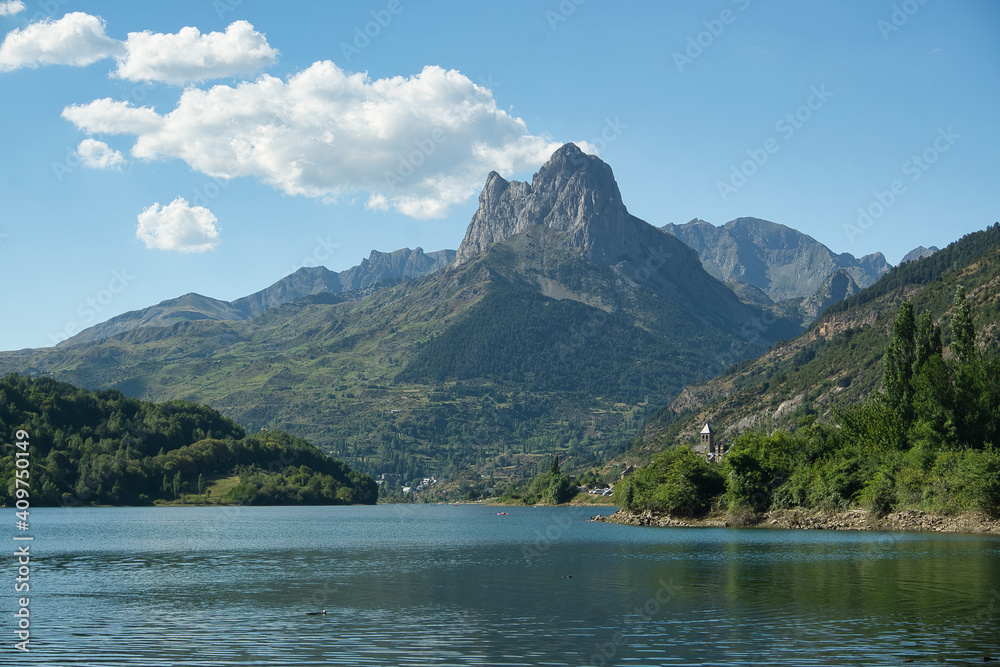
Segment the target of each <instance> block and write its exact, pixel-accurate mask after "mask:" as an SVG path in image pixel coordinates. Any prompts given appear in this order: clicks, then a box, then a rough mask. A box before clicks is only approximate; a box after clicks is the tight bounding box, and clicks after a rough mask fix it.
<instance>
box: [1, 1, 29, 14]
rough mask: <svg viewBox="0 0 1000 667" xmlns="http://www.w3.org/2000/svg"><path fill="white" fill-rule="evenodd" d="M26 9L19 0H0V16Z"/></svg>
mask: <svg viewBox="0 0 1000 667" xmlns="http://www.w3.org/2000/svg"><path fill="white" fill-rule="evenodd" d="M25 9H27V8H26V7H25V6H24V3H23V2H21V0H9V1H8V2H0V16H13V15H14V14H19V13H20V12H23V11H24V10H25Z"/></svg>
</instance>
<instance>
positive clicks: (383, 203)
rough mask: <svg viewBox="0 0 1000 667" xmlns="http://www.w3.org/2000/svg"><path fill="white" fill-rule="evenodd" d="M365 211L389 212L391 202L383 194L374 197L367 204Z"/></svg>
mask: <svg viewBox="0 0 1000 667" xmlns="http://www.w3.org/2000/svg"><path fill="white" fill-rule="evenodd" d="M365 209H367V210H369V211H388V210H389V200H388V199H386V196H385V195H383V194H375V195H372V196H370V197H369V198H368V201H366V202H365Z"/></svg>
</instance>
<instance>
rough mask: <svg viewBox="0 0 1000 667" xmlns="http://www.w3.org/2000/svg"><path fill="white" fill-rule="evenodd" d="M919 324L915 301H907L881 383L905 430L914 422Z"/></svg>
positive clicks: (894, 330) (896, 325) (894, 328)
mask: <svg viewBox="0 0 1000 667" xmlns="http://www.w3.org/2000/svg"><path fill="white" fill-rule="evenodd" d="M915 339H916V323H915V321H914V318H913V304H912V303H910V302H909V301H904V302H903V305H902V306H900V307H899V314H898V315H896V321H895V322H894V323H893V325H892V337H891V338H890V339H889V345H888V347H887V348H886V350H885V359H884V361H883V369H882V384H883V385H885V396H886V399H887V400H888V402H889V405H890V406H891V407H892V408H893V409H894V410H896V411H897V412H898V413H899V416H900V418H901V420H902V425H903V431H904V432H905V431H906V430H907V429H908V428H909V426H910V424H911V423H912V421H913V364H914V361H915V359H916V340H915Z"/></svg>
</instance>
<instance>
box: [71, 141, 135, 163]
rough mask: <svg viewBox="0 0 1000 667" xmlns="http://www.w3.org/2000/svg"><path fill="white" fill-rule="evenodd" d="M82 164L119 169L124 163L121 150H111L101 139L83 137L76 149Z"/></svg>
mask: <svg viewBox="0 0 1000 667" xmlns="http://www.w3.org/2000/svg"><path fill="white" fill-rule="evenodd" d="M76 154H77V155H78V156H79V157H80V161H81V162H82V163H83V166H85V167H90V168H91V169H120V168H121V166H122V165H123V164H125V157H124V156H123V155H122V154H121V151H116V150H113V149H112V148H111V147H110V146H108V145H107V144H106V143H104V142H103V141H97V140H96V139H84V140H83V141H81V142H80V146H79V147H78V148H77V149H76Z"/></svg>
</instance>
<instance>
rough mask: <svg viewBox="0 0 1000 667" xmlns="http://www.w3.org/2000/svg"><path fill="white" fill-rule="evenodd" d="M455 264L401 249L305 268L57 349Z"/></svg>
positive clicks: (135, 314)
mask: <svg viewBox="0 0 1000 667" xmlns="http://www.w3.org/2000/svg"><path fill="white" fill-rule="evenodd" d="M454 258H455V251H454V250H438V251H435V252H431V253H424V251H423V250H422V249H421V248H416V249H414V250H410V249H409V248H403V249H401V250H396V251H395V252H391V253H385V252H378V251H377V250H372V252H371V255H370V256H369V257H368V259H364V260H362V261H361V264H360V265H358V266H354V267H351V268H350V269H347V270H345V271H341V272H340V273H337V272H336V271H330V270H328V269H327V268H325V267H322V266H317V267H303V268H301V269H299V270H297V271H296V272H295V273H292V274H291V275H288V276H286V277H284V278H282V279H281V280H279V281H278V282H276V283H274V284H273V285H271V286H270V287H267V288H265V289H263V290H260V291H259V292H255V293H253V294H251V295H249V296H245V297H242V298H239V299H236V300H235V301H232V302H229V301H221V300H219V299H213V298H211V297H207V296H202V295H200V294H194V293H191V294H185V295H184V296H181V297H177V298H176V299H168V300H166V301H161V302H160V303H158V304H156V305H155V306H150V307H149V308H144V309H143V310H137V311H132V312H128V313H123V314H121V315H118V316H116V317H112V318H111V319H109V320H108V321H106V322H102V323H100V324H97V325H95V326H93V327H90V328H88V329H85V330H84V331H81V332H80V333H78V334H76V335H75V336H73V337H72V338H68V339H67V340H64V341H62V342H61V343H59V346H60V347H70V346H73V345H79V344H81V343H92V342H95V341H99V340H103V339H105V338H109V337H111V336H115V335H118V334H123V333H126V332H128V331H132V330H133V329H138V328H141V327H149V326H157V327H169V326H172V325H174V324H177V323H179V322H190V321H195V320H213V321H219V322H223V321H231V320H246V319H249V318H252V317H256V316H258V315H260V314H261V313H263V312H265V311H268V310H270V309H272V308H277V307H278V306H280V305H282V304H285V303H289V302H291V301H295V300H297V299H302V298H304V297H308V296H313V295H317V294H339V293H341V292H344V291H349V290H361V289H365V288H368V287H371V286H374V285H377V284H379V283H381V282H385V281H388V280H395V279H399V278H414V277H418V276H423V275H426V274H428V273H432V272H434V271H437V270H438V269H440V268H441V267H443V266H445V265H446V264H448V263H449V262H451V261H452V260H453V259H454Z"/></svg>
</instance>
